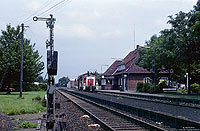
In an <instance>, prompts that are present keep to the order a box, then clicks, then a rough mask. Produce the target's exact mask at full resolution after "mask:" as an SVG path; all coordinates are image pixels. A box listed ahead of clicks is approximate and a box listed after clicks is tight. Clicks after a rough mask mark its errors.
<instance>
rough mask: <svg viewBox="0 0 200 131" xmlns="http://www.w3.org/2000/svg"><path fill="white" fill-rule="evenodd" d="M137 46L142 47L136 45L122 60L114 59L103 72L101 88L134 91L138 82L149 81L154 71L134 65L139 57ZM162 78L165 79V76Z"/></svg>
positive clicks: (164, 74)
mask: <svg viewBox="0 0 200 131" xmlns="http://www.w3.org/2000/svg"><path fill="white" fill-rule="evenodd" d="M139 48H143V47H140V46H137V48H136V49H135V50H134V51H131V52H130V53H129V54H128V55H127V56H126V57H125V58H124V59H123V60H116V61H115V62H114V63H113V64H112V65H111V66H110V67H109V68H108V69H107V70H106V71H105V72H104V73H103V75H102V84H101V85H102V89H105V90H133V91H136V86H137V83H138V82H149V81H150V80H151V78H152V76H153V74H154V73H153V72H152V71H148V70H146V69H144V68H143V67H140V66H138V65H136V62H137V60H138V59H139ZM160 75H161V74H160ZM162 75H163V76H166V75H167V74H166V73H163V74H162ZM164 79H167V77H165V78H164Z"/></svg>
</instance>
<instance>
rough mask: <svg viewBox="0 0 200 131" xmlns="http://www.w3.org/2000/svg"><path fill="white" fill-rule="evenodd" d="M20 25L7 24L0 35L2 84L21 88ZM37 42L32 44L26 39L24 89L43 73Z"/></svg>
mask: <svg viewBox="0 0 200 131" xmlns="http://www.w3.org/2000/svg"><path fill="white" fill-rule="evenodd" d="M21 37H22V34H21V32H20V26H17V28H16V29H15V28H14V27H11V26H10V25H7V28H6V30H5V31H4V30H2V35H1V36H0V79H1V80H2V78H3V80H2V83H1V86H2V87H4V86H8V87H12V88H15V89H16V90H19V81H20V56H21ZM34 47H35V44H34V45H31V44H30V40H27V39H24V52H23V59H24V61H23V76H24V77H23V78H24V79H23V89H24V90H26V87H28V86H30V84H32V83H33V82H34V81H35V79H36V78H37V77H38V76H39V75H40V74H42V70H43V69H44V63H43V62H41V61H40V59H41V56H40V55H39V53H38V51H37V50H35V48H34Z"/></svg>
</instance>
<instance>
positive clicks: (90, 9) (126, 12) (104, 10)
mask: <svg viewBox="0 0 200 131" xmlns="http://www.w3.org/2000/svg"><path fill="white" fill-rule="evenodd" d="M60 1H63V0H17V1H15V0H1V1H0V5H1V8H0V10H1V15H0V29H1V30H5V28H6V25H7V24H11V25H12V26H16V25H19V24H21V23H23V22H25V25H28V26H29V28H27V29H26V32H25V37H26V38H28V39H30V40H31V43H32V44H33V43H36V49H37V50H39V53H40V54H41V55H42V56H43V58H42V60H43V61H44V62H45V66H46V46H45V41H46V39H48V37H49V30H48V29H47V28H46V23H45V22H34V21H32V17H33V16H35V15H36V16H41V17H49V14H50V13H52V14H53V15H54V17H55V18H56V23H55V31H54V35H55V36H54V38H55V50H57V51H58V52H59V63H58V67H59V68H58V75H57V77H56V79H57V80H58V79H59V78H60V77H62V76H69V77H70V78H76V77H77V76H78V75H80V74H82V73H85V72H87V71H95V70H97V71H98V72H101V67H102V70H103V72H104V71H105V70H106V69H107V67H106V66H102V65H104V64H107V65H111V64H112V63H113V61H115V60H114V59H111V58H118V59H120V58H124V57H125V56H126V55H127V54H128V53H129V52H130V51H132V50H134V48H135V47H134V30H135V43H136V45H141V46H142V45H144V44H145V41H146V40H149V39H150V37H151V36H152V35H154V34H159V32H160V31H161V30H163V29H165V28H169V27H170V26H169V25H167V21H168V20H169V19H168V16H170V15H174V14H176V13H178V12H179V11H184V12H188V11H189V10H191V9H192V8H193V6H194V5H195V4H196V2H197V0H65V1H64V2H62V3H61V4H60V5H59V6H57V8H53V10H50V12H46V13H44V14H42V15H40V14H41V13H42V12H44V11H46V10H48V9H49V8H51V7H52V6H54V5H56V4H57V3H59V2H60ZM134 27H135V29H134ZM45 73H46V69H45V70H44V74H45Z"/></svg>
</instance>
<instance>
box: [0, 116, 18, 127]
mask: <svg viewBox="0 0 200 131" xmlns="http://www.w3.org/2000/svg"><path fill="white" fill-rule="evenodd" d="M14 127H16V124H15V123H14V122H13V121H12V120H11V119H10V117H8V116H6V115H4V114H0V131H10V130H12V129H13V128H14Z"/></svg>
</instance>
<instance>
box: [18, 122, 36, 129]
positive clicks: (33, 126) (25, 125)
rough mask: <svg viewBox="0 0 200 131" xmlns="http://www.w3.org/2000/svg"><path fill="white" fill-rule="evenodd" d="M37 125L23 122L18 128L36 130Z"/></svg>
mask: <svg viewBox="0 0 200 131" xmlns="http://www.w3.org/2000/svg"><path fill="white" fill-rule="evenodd" d="M36 127H37V124H36V123H31V122H28V121H24V122H22V123H21V124H19V128H36Z"/></svg>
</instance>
